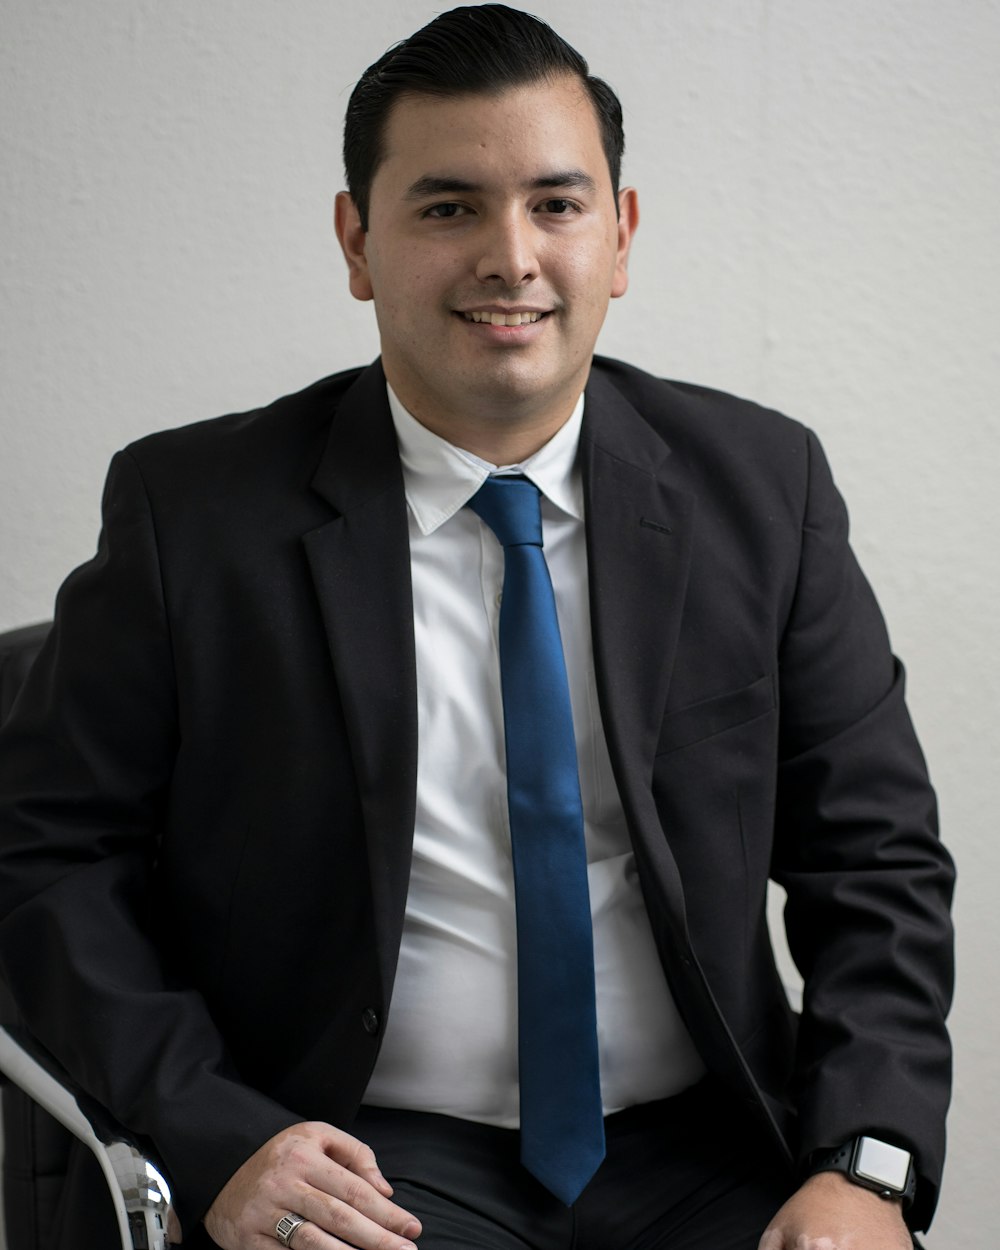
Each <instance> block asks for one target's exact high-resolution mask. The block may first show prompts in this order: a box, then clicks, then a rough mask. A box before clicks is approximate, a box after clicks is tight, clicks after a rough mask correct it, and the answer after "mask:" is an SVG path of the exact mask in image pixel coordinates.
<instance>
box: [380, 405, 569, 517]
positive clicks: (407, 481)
mask: <svg viewBox="0 0 1000 1250" xmlns="http://www.w3.org/2000/svg"><path fill="white" fill-rule="evenodd" d="M386 390H387V391H388V393H389V408H390V411H391V412H392V420H393V424H394V425H395V427H396V439H397V441H398V443H399V457H400V460H401V462H402V465H403V485H404V489H405V491H406V502H407V503H408V504H409V507H410V511H411V512H412V513H413V518H414V520H415V521H416V523H417V526H418V527H419V529H420V532H421V533H422V534H430V533H433V531H434V530H436V529H437V528H438V527H439V526H441V525H443V524H444V523H445V521H447V520H450V518H451V517H453V516H454V515H455V513H456V512H458V511H459V510H460V509H462V508H464V507H465V505H466V504H467V503H468V502H469V500H470V499H471V498H472V496H473V495H474V494H475V493H476V491H477V490H478V489H479V488H480V486H482V484H483V482H485V481H486V479H487V478H488V477H489V476H490V474H491V473H505V474H511V473H523V474H524V476H525V477H526V478H528V480H529V481H531V482H534V484H535V485H536V486H537V487H538V489H539V490H540V491H541V492H542V494H543V495H544V496H545V498H546V499H548V500H549V501H550V502H551V503H553V504H555V506H556V507H557V508H559V509H560V510H561V511H562V512H565V513H568V514H569V516H571V517H574V518H575V519H576V520H578V521H582V520H583V481H582V478H581V474H580V469H579V465H578V463H577V449H578V447H579V445H580V427H581V424H582V421H583V403H584V398H583V395H581V396H580V398H579V399H578V400H577V403H576V407H575V408H574V409H573V412H572V415H571V416H570V418H569V420H568V421H567V422H566V423H565V425H562V426H560V428H559V429H558V430H557V431H556V432H555V434H553V436H552V437H551V438H550V439H549V441H548V442H547V443H546V444H545V445H544V446H543V447H540V448H539V449H538V451H536V452H535V454H534V455H533V456H529V457H528V459H527V460H523V461H522V462H521V463H520V464H511V465H506V464H505V465H495V464H490V463H489V461H487V460H483V459H481V458H480V457H479V456H476V455H473V453H472V452H471V451H464V450H463V449H462V448H461V447H456V446H455V445H454V444H453V443H449V442H448V441H447V440H446V439H443V438H441V437H440V435H438V434H434V433H433V432H432V431H431V430H429V429H428V428H427V427H426V426H425V425H421V424H420V422H419V421H418V420H417V419H416V417H414V416H413V415H412V414H411V413H409V412H408V411H407V410H406V408H404V407H403V404H402V402H401V401H400V399H399V397H398V396H397V395H396V393H395V391H393V389H392V387H391V386H390V385H389V384H388V382H387V383H386Z"/></svg>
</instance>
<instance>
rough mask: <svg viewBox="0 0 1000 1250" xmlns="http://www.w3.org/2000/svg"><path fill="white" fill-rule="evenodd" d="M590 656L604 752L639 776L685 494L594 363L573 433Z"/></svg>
mask: <svg viewBox="0 0 1000 1250" xmlns="http://www.w3.org/2000/svg"><path fill="white" fill-rule="evenodd" d="M581 452H582V464H583V476H584V490H585V494H586V500H587V557H588V564H589V578H590V610H591V620H592V626H591V628H592V632H593V640H594V664H595V667H596V671H597V680H598V691H599V695H600V700H601V712H602V716H603V717H604V729H605V733H606V735H607V737H608V745H609V747H610V749H611V751H612V757H613V758H616V759H617V760H618V761H619V765H620V767H622V768H627V769H628V771H629V772H632V771H635V773H636V776H637V777H640V778H645V779H646V783H645V786H644V787H643V788H644V789H645V790H648V788H649V785H648V778H649V775H650V771H651V767H652V761H653V755H654V753H655V750H656V744H657V738H658V734H659V729H660V723H661V721H662V719H663V712H664V707H665V705H666V698H667V688H668V686H669V682H670V673H671V669H672V667H673V658H674V653H675V650H676V646H677V637H678V632H679V629H680V622H681V617H682V613H683V608H684V595H685V590H686V587H687V577H688V567H689V561H690V547H691V520H692V516H691V514H692V507H693V499H692V497H691V495H690V494H689V493H688V492H687V491H685V490H684V489H683V488H682V487H681V486H680V485H679V484H678V483H677V482H676V481H675V480H674V477H675V474H674V465H673V462H672V460H671V453H670V449H669V447H668V446H667V445H666V443H664V442H663V440H662V439H661V438H660V437H659V436H658V435H657V434H655V433H654V432H653V430H652V429H650V427H649V425H648V424H647V423H646V422H645V421H644V420H643V419H642V417H640V415H639V414H638V413H637V412H636V410H635V409H634V408H633V407H632V405H631V404H630V403H629V402H628V400H627V399H625V397H624V396H623V395H622V394H621V393H620V392H619V391H618V390H617V389H616V388H615V387H614V386H613V385H612V384H611V383H610V382H609V381H608V380H607V379H606V378H605V377H604V376H603V375H602V374H601V373H599V372H598V370H597V369H596V368H595V370H594V371H593V373H592V374H591V380H590V383H589V384H588V386H587V404H586V409H585V416H584V426H583V436H582V440H581Z"/></svg>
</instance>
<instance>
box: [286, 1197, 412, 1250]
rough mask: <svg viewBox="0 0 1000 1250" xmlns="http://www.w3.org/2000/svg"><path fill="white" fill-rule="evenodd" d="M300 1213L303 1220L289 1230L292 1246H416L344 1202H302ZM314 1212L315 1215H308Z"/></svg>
mask: <svg viewBox="0 0 1000 1250" xmlns="http://www.w3.org/2000/svg"><path fill="white" fill-rule="evenodd" d="M300 1213H301V1214H302V1215H303V1216H304V1217H305V1219H306V1223H305V1224H300V1225H299V1227H298V1228H296V1230H295V1232H294V1233H293V1234H292V1239H291V1246H292V1250H347V1248H350V1250H417V1247H416V1246H415V1245H414V1244H413V1242H412V1241H410V1240H409V1238H408V1237H401V1236H399V1235H398V1234H396V1233H393V1232H390V1231H389V1230H388V1229H386V1228H382V1227H380V1226H379V1225H378V1224H375V1223H373V1222H372V1221H371V1220H369V1219H367V1218H366V1217H365V1216H363V1215H361V1213H360V1212H358V1211H355V1210H353V1209H352V1208H350V1207H348V1206H346V1205H345V1204H343V1203H341V1204H339V1206H338V1204H335V1203H328V1204H326V1205H325V1207H324V1208H322V1209H320V1210H318V1211H313V1210H311V1209H308V1204H306V1203H303V1204H302V1206H301V1207H300ZM313 1215H316V1217H317V1218H315V1219H312V1218H310V1217H311V1216H313ZM275 1224H277V1219H276V1220H275ZM272 1236H273V1231H272ZM271 1250H273V1247H272V1248H271Z"/></svg>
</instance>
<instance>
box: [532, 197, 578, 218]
mask: <svg viewBox="0 0 1000 1250" xmlns="http://www.w3.org/2000/svg"><path fill="white" fill-rule="evenodd" d="M538 207H539V209H540V210H541V211H542V212H543V213H553V214H555V215H556V216H557V217H561V216H565V215H566V214H567V213H572V212H575V211H576V205H575V204H574V203H573V201H572V200H563V199H554V200H544V201H543V202H542V203H541V204H539V206H538Z"/></svg>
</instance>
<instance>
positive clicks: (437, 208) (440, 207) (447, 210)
mask: <svg viewBox="0 0 1000 1250" xmlns="http://www.w3.org/2000/svg"><path fill="white" fill-rule="evenodd" d="M466 211H467V210H466V209H465V207H464V205H462V204H432V205H431V206H430V208H427V209H425V210H424V213H423V216H424V217H430V218H431V220H433V221H449V220H451V218H453V217H460V216H461V215H462V214H463V213H464V212H466Z"/></svg>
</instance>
